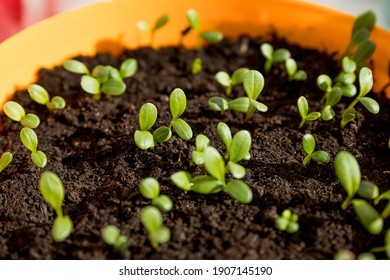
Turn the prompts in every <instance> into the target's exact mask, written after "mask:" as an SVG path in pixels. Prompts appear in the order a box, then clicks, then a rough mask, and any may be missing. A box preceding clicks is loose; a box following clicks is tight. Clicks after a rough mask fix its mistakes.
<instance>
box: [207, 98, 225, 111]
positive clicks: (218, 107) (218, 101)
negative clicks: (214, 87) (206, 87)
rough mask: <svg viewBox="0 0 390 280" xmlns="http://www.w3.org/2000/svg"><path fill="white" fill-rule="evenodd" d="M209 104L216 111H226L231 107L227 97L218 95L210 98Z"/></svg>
mask: <svg viewBox="0 0 390 280" xmlns="http://www.w3.org/2000/svg"><path fill="white" fill-rule="evenodd" d="M209 106H210V108H211V109H212V110H215V111H225V110H227V109H229V104H228V102H227V101H226V99H224V98H222V97H218V96H214V97H211V98H210V100H209Z"/></svg>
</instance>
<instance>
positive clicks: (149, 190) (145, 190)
mask: <svg viewBox="0 0 390 280" xmlns="http://www.w3.org/2000/svg"><path fill="white" fill-rule="evenodd" d="M139 191H140V192H141V194H142V196H143V197H145V198H148V199H155V198H157V197H158V196H159V194H160V183H159V182H158V181H157V180H156V179H155V178H153V177H147V178H145V179H143V180H142V181H141V184H140V185H139Z"/></svg>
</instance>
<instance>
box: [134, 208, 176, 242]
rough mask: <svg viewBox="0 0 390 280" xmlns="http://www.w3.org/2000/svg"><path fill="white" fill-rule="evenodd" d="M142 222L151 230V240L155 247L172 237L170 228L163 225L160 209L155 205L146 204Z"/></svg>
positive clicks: (142, 213)
mask: <svg viewBox="0 0 390 280" xmlns="http://www.w3.org/2000/svg"><path fill="white" fill-rule="evenodd" d="M141 223H142V224H143V226H144V227H145V228H146V229H147V231H148V232H149V241H150V244H151V245H152V247H153V248H157V247H158V246H159V245H160V244H162V243H165V242H168V241H169V239H170V238H171V232H170V230H169V229H168V228H167V227H165V226H163V220H162V215H161V212H160V210H158V208H156V207H154V206H146V207H144V208H142V210H141Z"/></svg>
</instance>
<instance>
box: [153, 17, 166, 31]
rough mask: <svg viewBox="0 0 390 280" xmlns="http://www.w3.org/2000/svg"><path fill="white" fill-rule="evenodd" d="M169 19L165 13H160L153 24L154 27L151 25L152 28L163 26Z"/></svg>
mask: <svg viewBox="0 0 390 280" xmlns="http://www.w3.org/2000/svg"><path fill="white" fill-rule="evenodd" d="M168 20H169V16H167V15H162V16H161V17H159V18H158V19H157V21H156V23H155V24H154V27H153V30H154V31H155V30H157V29H159V28H161V27H163V26H164V25H165V24H167V22H168Z"/></svg>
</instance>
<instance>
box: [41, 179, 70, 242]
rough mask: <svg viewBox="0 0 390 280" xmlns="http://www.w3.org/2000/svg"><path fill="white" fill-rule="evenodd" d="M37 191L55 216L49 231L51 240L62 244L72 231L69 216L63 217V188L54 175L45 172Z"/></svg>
mask: <svg viewBox="0 0 390 280" xmlns="http://www.w3.org/2000/svg"><path fill="white" fill-rule="evenodd" d="M39 190H40V191H41V194H42V196H43V198H44V199H45V201H46V202H47V203H49V204H50V206H52V207H53V208H54V210H55V212H56V214H57V217H56V218H55V220H54V224H53V227H52V230H51V233H52V236H53V239H54V240H55V241H57V242H62V241H64V240H65V239H66V238H68V236H69V235H70V234H71V232H72V231H73V222H72V220H71V219H70V217H69V216H63V213H62V204H63V202H64V197H65V191H64V186H63V184H62V182H61V180H60V178H58V176H57V175H56V174H54V173H53V172H49V171H45V172H43V173H42V175H41V178H40V180H39Z"/></svg>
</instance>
